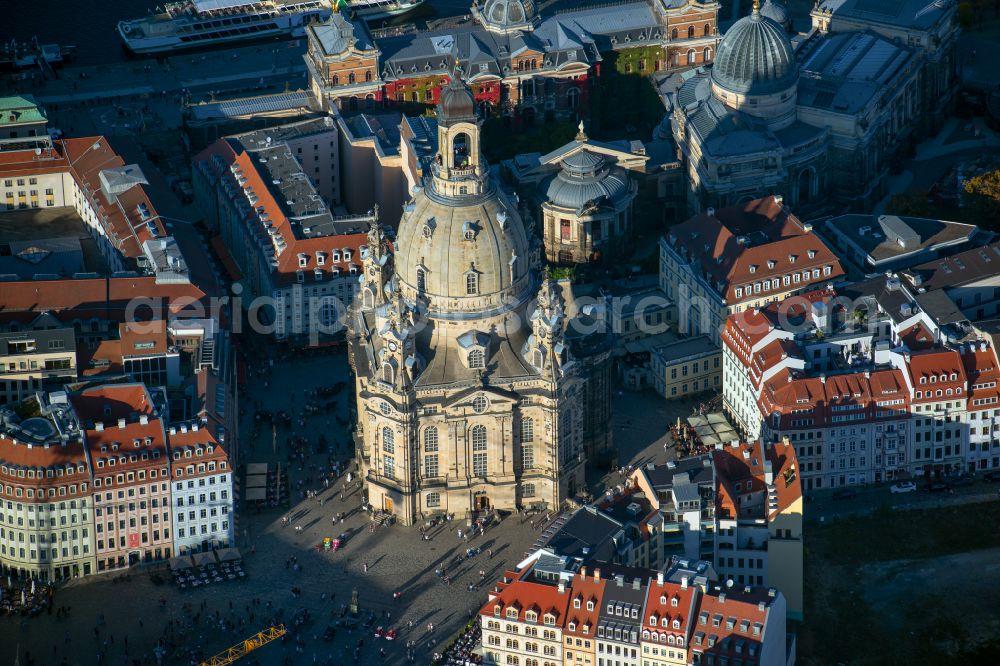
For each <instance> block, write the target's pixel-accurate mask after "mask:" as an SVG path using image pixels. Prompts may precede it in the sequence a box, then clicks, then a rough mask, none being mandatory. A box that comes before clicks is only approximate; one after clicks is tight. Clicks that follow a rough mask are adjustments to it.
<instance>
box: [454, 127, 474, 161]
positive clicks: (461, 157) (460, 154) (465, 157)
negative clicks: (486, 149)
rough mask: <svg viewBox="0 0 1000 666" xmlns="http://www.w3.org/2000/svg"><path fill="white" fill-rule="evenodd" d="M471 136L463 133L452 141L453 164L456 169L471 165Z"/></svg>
mask: <svg viewBox="0 0 1000 666" xmlns="http://www.w3.org/2000/svg"><path fill="white" fill-rule="evenodd" d="M470 143H471V142H470V141H469V135H468V134H466V133H465V132H461V133H459V134H456V135H455V138H454V139H452V141H451V149H452V162H453V164H454V165H455V166H456V167H459V168H461V167H464V166H467V165H468V164H469V145H470Z"/></svg>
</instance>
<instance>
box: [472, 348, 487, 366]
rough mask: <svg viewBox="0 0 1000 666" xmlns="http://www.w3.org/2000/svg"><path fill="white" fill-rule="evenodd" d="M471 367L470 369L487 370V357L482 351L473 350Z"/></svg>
mask: <svg viewBox="0 0 1000 666" xmlns="http://www.w3.org/2000/svg"><path fill="white" fill-rule="evenodd" d="M469 367H470V368H485V367H486V355H485V354H484V353H483V350H481V349H473V350H472V351H470V352H469Z"/></svg>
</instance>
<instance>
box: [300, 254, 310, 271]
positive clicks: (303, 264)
mask: <svg viewBox="0 0 1000 666" xmlns="http://www.w3.org/2000/svg"><path fill="white" fill-rule="evenodd" d="M308 263H309V257H308V255H306V253H305V252H299V268H305V267H306V265H307V264H308Z"/></svg>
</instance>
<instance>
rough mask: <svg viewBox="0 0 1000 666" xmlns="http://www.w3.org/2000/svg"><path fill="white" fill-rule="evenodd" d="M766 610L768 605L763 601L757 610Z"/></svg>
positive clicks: (759, 603) (758, 604)
mask: <svg viewBox="0 0 1000 666" xmlns="http://www.w3.org/2000/svg"><path fill="white" fill-rule="evenodd" d="M766 609H767V604H766V603H764V602H763V601H761V602H758V603H757V610H760V611H762V610H766Z"/></svg>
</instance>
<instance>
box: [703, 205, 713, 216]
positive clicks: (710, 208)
mask: <svg viewBox="0 0 1000 666" xmlns="http://www.w3.org/2000/svg"><path fill="white" fill-rule="evenodd" d="M705 215H708V216H709V217H715V209H714V208H712V207H711V206H709V207H708V208H707V209H705Z"/></svg>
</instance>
